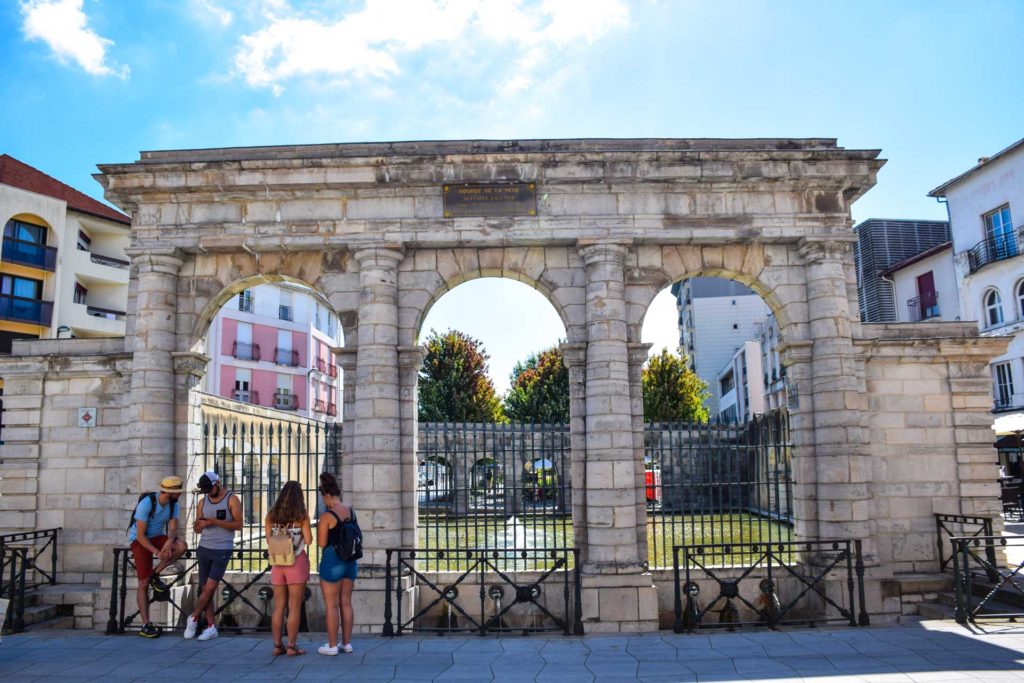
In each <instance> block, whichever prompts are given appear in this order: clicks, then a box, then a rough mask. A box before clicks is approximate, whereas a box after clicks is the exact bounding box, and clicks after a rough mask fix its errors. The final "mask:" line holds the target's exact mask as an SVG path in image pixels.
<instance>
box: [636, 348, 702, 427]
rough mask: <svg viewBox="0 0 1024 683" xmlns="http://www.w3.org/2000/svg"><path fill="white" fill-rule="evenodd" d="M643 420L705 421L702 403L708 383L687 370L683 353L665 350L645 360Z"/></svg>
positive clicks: (687, 365)
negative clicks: (677, 353)
mask: <svg viewBox="0 0 1024 683" xmlns="http://www.w3.org/2000/svg"><path fill="white" fill-rule="evenodd" d="M643 386H644V420H646V421H647V422H707V421H708V409H707V406H705V405H704V402H705V401H706V400H707V398H708V397H709V396H710V395H711V393H710V392H709V391H708V386H707V384H705V383H704V380H702V379H701V378H700V377H698V376H697V374H696V373H695V372H694V371H693V370H691V369H690V359H689V358H687V356H686V354H685V353H683V354H681V355H678V356H677V355H675V354H673V353H671V352H669V350H668V349H662V350H661V353H659V354H658V355H656V356H653V357H651V358H649V359H648V360H647V364H646V365H645V366H644V371H643Z"/></svg>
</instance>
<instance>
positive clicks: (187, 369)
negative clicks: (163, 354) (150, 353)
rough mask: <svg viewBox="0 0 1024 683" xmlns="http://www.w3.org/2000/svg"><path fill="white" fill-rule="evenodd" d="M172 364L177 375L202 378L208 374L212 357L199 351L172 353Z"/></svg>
mask: <svg viewBox="0 0 1024 683" xmlns="http://www.w3.org/2000/svg"><path fill="white" fill-rule="evenodd" d="M171 362H172V363H173V364H174V374H176V375H192V376H193V377H202V376H203V375H205V374H206V366H207V364H208V363H209V362H210V357H209V356H207V355H206V354H202V353H199V352H197V351H171Z"/></svg>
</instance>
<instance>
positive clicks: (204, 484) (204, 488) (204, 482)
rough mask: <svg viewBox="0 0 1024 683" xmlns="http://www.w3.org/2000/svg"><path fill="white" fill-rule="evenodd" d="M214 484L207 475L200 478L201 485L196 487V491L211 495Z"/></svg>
mask: <svg viewBox="0 0 1024 683" xmlns="http://www.w3.org/2000/svg"><path fill="white" fill-rule="evenodd" d="M213 485H214V482H213V481H212V480H211V479H210V478H209V477H208V476H206V475H205V474H204V475H203V476H201V477H199V484H198V485H197V486H196V490H197V491H199V492H200V493H209V492H210V491H212V490H213Z"/></svg>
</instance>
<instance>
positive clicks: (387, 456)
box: [349, 247, 406, 575]
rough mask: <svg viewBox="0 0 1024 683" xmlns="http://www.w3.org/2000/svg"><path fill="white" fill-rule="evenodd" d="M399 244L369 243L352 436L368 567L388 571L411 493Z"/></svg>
mask: <svg viewBox="0 0 1024 683" xmlns="http://www.w3.org/2000/svg"><path fill="white" fill-rule="evenodd" d="M403 256H404V254H403V252H402V251H401V249H399V248H385V247H368V248H363V249H359V250H358V251H356V252H355V253H354V254H353V258H354V259H355V260H356V262H357V263H358V264H359V285H360V297H359V328H358V331H357V344H356V346H357V349H356V386H355V406H354V422H353V432H354V434H353V437H352V452H351V457H350V458H349V459H350V461H351V472H352V476H351V481H352V504H353V505H354V506H355V507H356V509H357V510H358V511H359V519H360V525H361V527H362V529H363V542H364V546H365V548H366V550H365V553H366V554H365V556H364V559H363V561H362V562H363V564H365V566H366V568H367V573H368V574H370V575H373V574H374V573H375V572H380V571H381V569H382V568H383V566H384V563H385V552H384V551H385V549H387V548H396V547H399V546H401V543H402V539H403V533H402V525H403V516H404V508H405V504H406V503H405V500H404V498H405V494H404V492H403V490H402V476H401V463H402V459H401V445H402V444H401V413H400V406H401V399H400V394H399V367H398V264H399V263H400V262H401V260H402V258H403Z"/></svg>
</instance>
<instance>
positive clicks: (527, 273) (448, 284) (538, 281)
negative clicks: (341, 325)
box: [398, 247, 586, 346]
mask: <svg viewBox="0 0 1024 683" xmlns="http://www.w3.org/2000/svg"><path fill="white" fill-rule="evenodd" d="M406 262H407V265H411V267H408V268H404V269H403V270H401V271H400V272H399V275H398V284H399V288H400V289H401V290H402V300H401V302H400V304H399V314H398V316H399V339H400V340H401V341H400V344H402V345H405V346H412V345H414V344H416V343H417V341H418V337H419V333H420V327H421V326H422V325H423V321H424V320H425V319H426V317H427V314H428V313H429V311H430V309H431V308H432V307H433V305H434V304H435V303H436V302H437V301H438V300H440V298H441V297H442V296H444V295H445V294H446V293H448V292H449V291H451V290H453V289H455V288H456V287H458V286H459V285H461V284H463V283H465V282H469V281H470V280H477V279H480V278H484V277H498V278H505V279H511V280H516V281H518V282H522V283H523V284H525V285H528V286H530V287H532V288H533V289H535V290H537V291H538V292H540V294H541V295H542V296H544V298H545V299H547V301H548V302H549V303H550V304H551V305H552V306H553V307H554V309H555V311H556V312H557V313H558V316H559V318H560V319H561V320H562V325H563V326H564V327H565V332H566V338H567V340H568V341H570V342H573V341H581V340H583V339H585V335H586V330H585V325H586V320H585V311H584V306H583V304H584V302H583V295H584V288H583V285H584V282H585V276H584V273H583V267H582V264H581V263H580V262H579V258H578V257H577V256H576V254H575V249H574V248H573V247H502V248H493V249H473V248H461V249H438V250H418V251H417V252H416V254H415V257H414V258H407V259H406ZM409 262H412V263H411V264H409ZM552 264H557V265H552ZM570 264H572V265H570Z"/></svg>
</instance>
